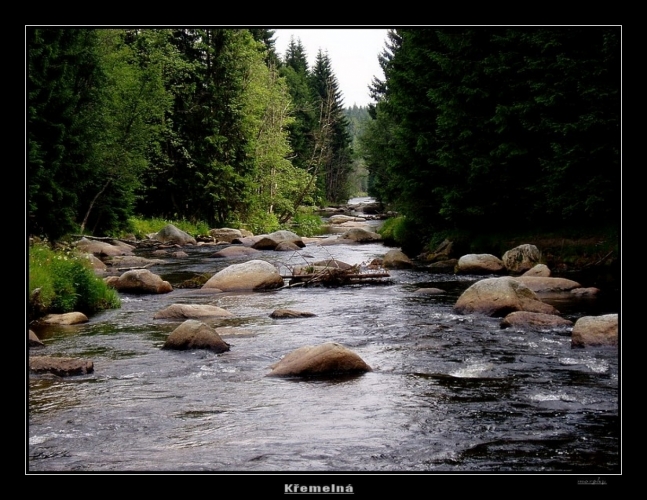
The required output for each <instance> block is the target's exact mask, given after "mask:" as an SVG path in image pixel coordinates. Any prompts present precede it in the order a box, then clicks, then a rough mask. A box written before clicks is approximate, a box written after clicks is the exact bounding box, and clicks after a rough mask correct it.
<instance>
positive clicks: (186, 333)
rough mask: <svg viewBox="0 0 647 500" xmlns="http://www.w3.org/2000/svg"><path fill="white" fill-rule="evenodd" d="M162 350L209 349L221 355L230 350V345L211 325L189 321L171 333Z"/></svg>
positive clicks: (193, 320)
mask: <svg viewBox="0 0 647 500" xmlns="http://www.w3.org/2000/svg"><path fill="white" fill-rule="evenodd" d="M162 348H163V349H175V350H179V351H184V350H187V349H208V350H210V351H213V352H217V353H221V352H225V351H228V350H229V344H228V343H227V342H225V341H224V340H222V338H220V335H218V333H217V332H216V330H215V329H214V328H212V327H210V326H209V325H206V324H204V323H202V322H200V321H197V320H195V319H187V320H186V321H185V322H184V323H182V324H181V325H180V326H178V327H177V328H176V329H175V330H173V331H172V332H171V334H170V335H169V336H168V338H167V339H166V342H164V346H163V347H162Z"/></svg>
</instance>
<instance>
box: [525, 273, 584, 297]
mask: <svg viewBox="0 0 647 500" xmlns="http://www.w3.org/2000/svg"><path fill="white" fill-rule="evenodd" d="M514 279H515V280H517V281H518V282H519V283H522V284H523V285H525V286H527V287H528V288H530V289H531V290H532V291H533V292H536V293H549V292H568V291H570V290H572V289H574V288H580V287H581V286H582V285H580V284H579V283H578V282H577V281H573V280H569V279H566V278H552V277H548V278H544V277H542V276H517V277H515V278H514Z"/></svg>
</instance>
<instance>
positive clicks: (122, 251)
mask: <svg viewBox="0 0 647 500" xmlns="http://www.w3.org/2000/svg"><path fill="white" fill-rule="evenodd" d="M74 245H75V246H76V248H77V249H78V250H80V251H81V252H84V253H91V254H93V255H95V256H97V257H99V258H101V257H114V256H116V255H132V254H133V251H132V248H128V247H124V246H121V245H112V244H110V243H107V242H105V241H97V240H89V239H87V238H81V239H80V240H79V241H77V242H76V243H75V244H74Z"/></svg>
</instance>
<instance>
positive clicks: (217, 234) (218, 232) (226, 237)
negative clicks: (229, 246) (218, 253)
mask: <svg viewBox="0 0 647 500" xmlns="http://www.w3.org/2000/svg"><path fill="white" fill-rule="evenodd" d="M209 236H211V237H212V238H213V239H214V240H215V241H222V242H225V243H231V242H232V241H233V240H235V239H236V238H242V237H243V233H242V232H241V231H240V229H232V228H230V227H221V228H217V229H210V230H209Z"/></svg>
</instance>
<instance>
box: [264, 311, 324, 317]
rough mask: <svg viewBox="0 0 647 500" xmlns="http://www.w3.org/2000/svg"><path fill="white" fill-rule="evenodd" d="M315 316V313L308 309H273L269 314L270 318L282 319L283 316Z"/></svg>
mask: <svg viewBox="0 0 647 500" xmlns="http://www.w3.org/2000/svg"><path fill="white" fill-rule="evenodd" d="M313 316H316V314H315V313H311V312H309V311H296V310H294V309H275V310H274V311H272V314H270V318H274V319H283V318H311V317H313Z"/></svg>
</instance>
